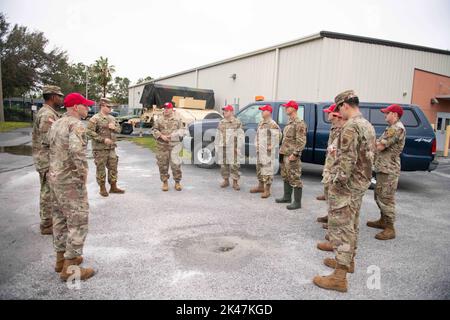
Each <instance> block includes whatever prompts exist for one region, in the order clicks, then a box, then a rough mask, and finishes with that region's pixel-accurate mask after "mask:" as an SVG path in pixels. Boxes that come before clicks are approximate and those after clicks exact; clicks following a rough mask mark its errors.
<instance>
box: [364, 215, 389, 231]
mask: <svg viewBox="0 0 450 320" xmlns="http://www.w3.org/2000/svg"><path fill="white" fill-rule="evenodd" d="M367 226H368V227H371V228H376V229H384V228H386V221H385V220H384V217H383V216H381V217H380V219H378V220H375V221H367Z"/></svg>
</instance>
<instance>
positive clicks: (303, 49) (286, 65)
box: [130, 38, 450, 108]
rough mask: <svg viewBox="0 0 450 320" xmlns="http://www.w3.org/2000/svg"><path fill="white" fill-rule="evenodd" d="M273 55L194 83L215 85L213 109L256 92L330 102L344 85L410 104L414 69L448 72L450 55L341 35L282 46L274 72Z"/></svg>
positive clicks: (364, 96) (178, 79)
mask: <svg viewBox="0 0 450 320" xmlns="http://www.w3.org/2000/svg"><path fill="white" fill-rule="evenodd" d="M276 57H277V55H276V50H272V51H270V52H266V53H262V54H257V55H254V56H250V57H247V58H243V59H240V60H235V61H229V62H225V63H223V64H219V65H217V66H212V67H208V68H206V69H200V70H199V71H198V87H199V88H203V89H212V90H214V92H215V96H216V107H217V108H220V107H221V106H223V105H224V104H225V101H227V103H233V102H234V99H237V98H239V100H240V106H241V107H243V106H245V105H246V104H248V103H250V102H252V101H253V100H254V97H255V96H256V95H263V96H265V98H266V100H271V99H278V100H288V99H296V100H307V101H330V100H332V99H333V98H334V96H335V95H336V94H337V93H339V92H341V91H343V90H346V89H354V90H356V91H357V93H358V94H359V95H360V98H361V100H362V101H373V102H393V103H411V91H412V87H413V77H414V69H415V68H418V69H423V70H427V71H431V72H435V73H439V74H443V75H446V76H450V56H448V55H444V54H437V53H430V52H423V51H417V50H411V49H402V48H397V47H390V46H385V45H378V44H369V43H362V42H356V41H350V40H341V39H331V38H320V39H317V40H313V41H309V42H305V43H301V44H297V45H294V46H290V47H284V48H280V49H279V58H278V77H275V75H276V74H277V72H276V71H277V70H276V66H277V63H276ZM232 74H236V80H233V79H231V75H232ZM196 78H197V74H196V72H195V71H193V72H192V71H191V72H189V73H187V74H183V75H178V76H174V77H171V78H168V79H163V80H161V81H158V83H163V84H171V85H180V86H188V87H196V84H197V79H196ZM275 84H277V85H276V88H275V90H274V85H275ZM137 88H139V87H137ZM132 90H133V88H131V89H130V92H131V91H132ZM134 90H137V91H140V92H142V89H140V90H139V89H136V88H134ZM130 95H131V93H130ZM138 100H139V99H137V101H138ZM130 101H133V102H132V103H135V102H136V99H134V100H131V99H130Z"/></svg>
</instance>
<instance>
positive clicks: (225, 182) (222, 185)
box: [220, 178, 230, 188]
mask: <svg viewBox="0 0 450 320" xmlns="http://www.w3.org/2000/svg"><path fill="white" fill-rule="evenodd" d="M229 185H230V179H228V178H224V179H223V182H222V184H221V185H220V187H221V188H226V187H228V186H229Z"/></svg>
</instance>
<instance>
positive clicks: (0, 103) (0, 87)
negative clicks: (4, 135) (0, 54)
mask: <svg viewBox="0 0 450 320" xmlns="http://www.w3.org/2000/svg"><path fill="white" fill-rule="evenodd" d="M0 122H5V109H4V108H3V84H2V61H1V60H0Z"/></svg>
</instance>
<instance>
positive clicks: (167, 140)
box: [161, 135, 170, 142]
mask: <svg viewBox="0 0 450 320" xmlns="http://www.w3.org/2000/svg"><path fill="white" fill-rule="evenodd" d="M161 139H163V140H164V141H166V142H169V141H170V140H169V138H168V137H167V136H165V135H161Z"/></svg>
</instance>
